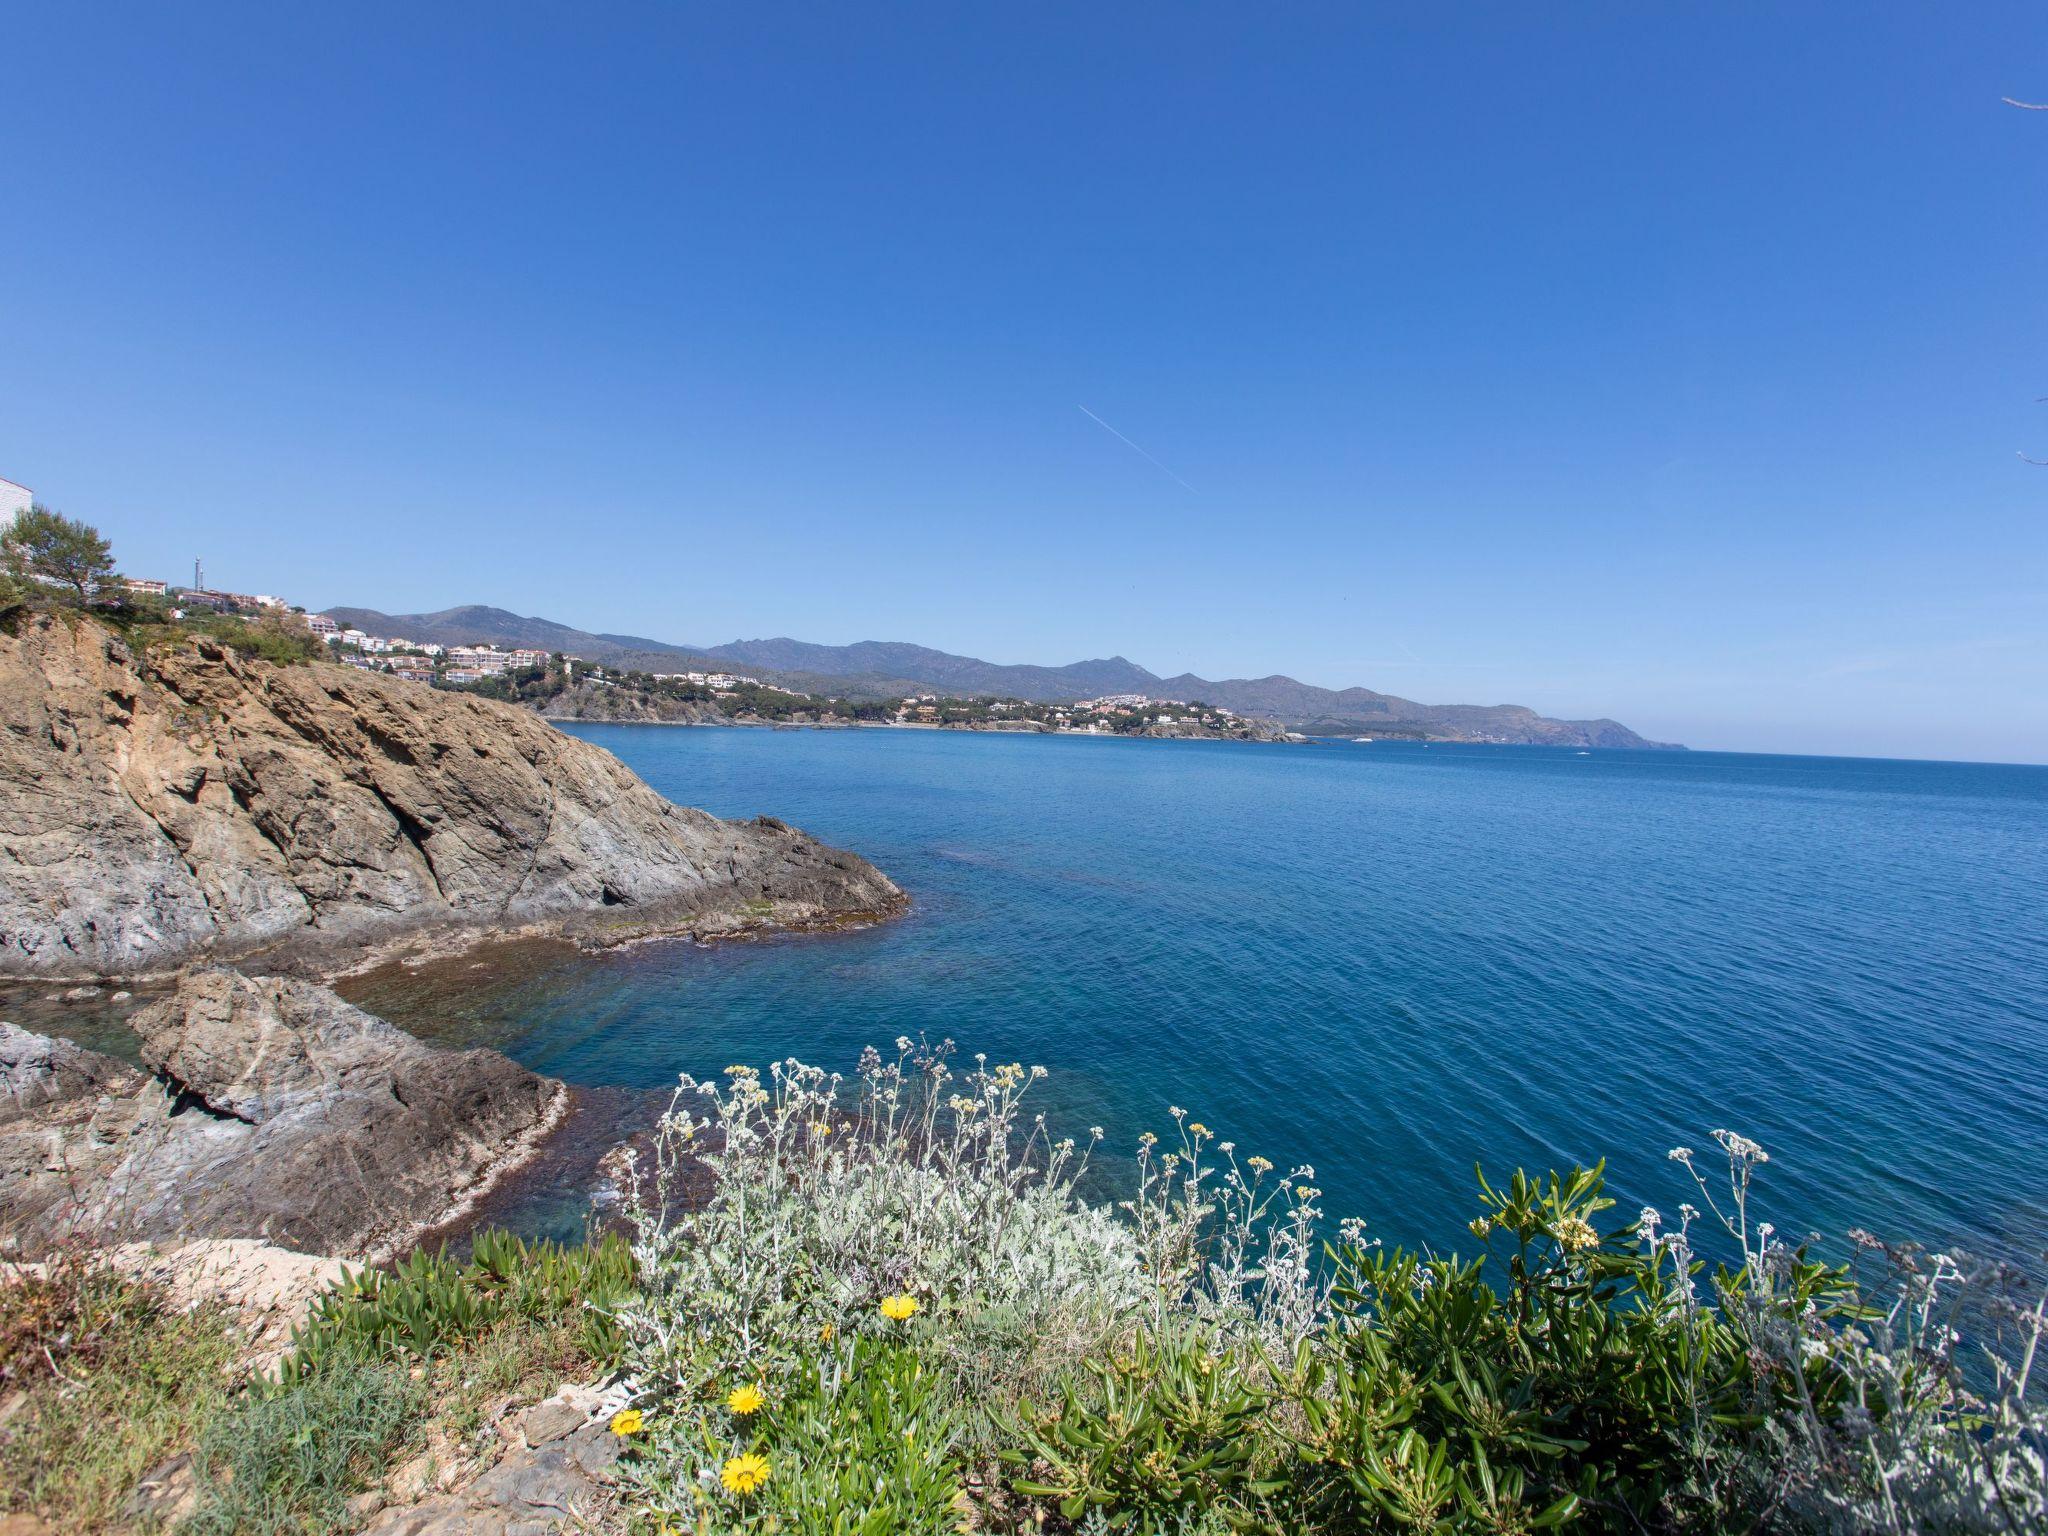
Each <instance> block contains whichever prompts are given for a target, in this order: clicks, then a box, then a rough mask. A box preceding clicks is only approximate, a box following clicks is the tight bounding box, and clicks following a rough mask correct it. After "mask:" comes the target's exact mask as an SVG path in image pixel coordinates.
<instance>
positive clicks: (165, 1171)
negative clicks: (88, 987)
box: [0, 966, 567, 1259]
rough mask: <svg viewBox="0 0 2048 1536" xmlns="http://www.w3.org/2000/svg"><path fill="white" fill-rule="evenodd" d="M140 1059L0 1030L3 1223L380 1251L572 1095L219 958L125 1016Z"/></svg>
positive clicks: (312, 1249)
mask: <svg viewBox="0 0 2048 1536" xmlns="http://www.w3.org/2000/svg"><path fill="white" fill-rule="evenodd" d="M129 1022H130V1027H132V1028H133V1029H134V1030H135V1032H136V1035H137V1036H138V1039H139V1045H140V1056H141V1061H142V1064H143V1067H144V1068H146V1069H147V1070H146V1071H138V1070H137V1069H136V1068H134V1067H132V1066H129V1065H128V1064H126V1063H124V1062H121V1061H117V1060H115V1059H113V1058H112V1057H108V1056H103V1055H100V1054H98V1053H96V1052H93V1051H88V1050H84V1049H82V1048H81V1047H79V1046H77V1045H73V1044H71V1043H69V1042H67V1041H61V1040H50V1039H47V1038H45V1037H44V1036H41V1035H36V1034H31V1033H30V1032H28V1031H27V1030H23V1029H17V1028H16V1027H15V1026H13V1025H11V1024H0V1234H5V1238H4V1240H5V1241H7V1242H10V1243H12V1244H14V1245H17V1246H20V1247H22V1248H33V1247H35V1246H37V1245H38V1243H39V1242H40V1241H47V1240H49V1239H52V1238H56V1237H61V1236H64V1235H67V1234H71V1233H83V1234H86V1235H89V1236H92V1237H94V1238H96V1239H98V1240H99V1241H101V1242H102V1243H110V1242H127V1241H156V1240H172V1239H186V1238H260V1239H262V1240H264V1241H265V1242H270V1243H276V1244H280V1245H282V1246H284V1247H288V1248H292V1249H296V1250H299V1251H301V1252H307V1253H330V1254H346V1255H350V1256H352V1257H361V1258H367V1259H377V1258H381V1257H384V1256H388V1255H390V1254H392V1253H394V1252H396V1251H398V1250H400V1249H402V1248H403V1247H404V1246H406V1244H407V1243H408V1241H409V1240H410V1239H411V1238H412V1237H413V1236H414V1234H415V1233H417V1232H418V1231H419V1230H421V1229H423V1228H424V1227H426V1226H429V1225H432V1224H435V1223H437V1222H440V1221H444V1220H446V1219H448V1218H449V1217H451V1216H453V1215H455V1214H458V1213H459V1212H460V1210H461V1209H462V1208H464V1207H465V1206H466V1205H467V1204H468V1203H469V1202H471V1201H473V1200H474V1199H476V1198H477V1197H478V1196H480V1195H481V1194H482V1193H484V1192H485V1191H486V1190H487V1189H488V1188H489V1187H490V1185H491V1184H492V1182H494V1180H495V1179H496V1178H497V1177H498V1176H499V1175H501V1174H502V1173H503V1172H504V1171H506V1170H507V1169H509V1168H511V1167H513V1166H515V1165H516V1164H517V1163H518V1162H520V1161H521V1160H523V1158H524V1157H526V1156H527V1155H528V1154H530V1152H531V1151H532V1150H533V1149H534V1147H535V1146H537V1145H538V1143H539V1142H540V1140H541V1138H543V1137H544V1136H545V1135H546V1134H547V1132H548V1131H549V1130H550V1129H552V1128H553V1126H554V1124H555V1123H556V1121H557V1119H558V1118H559V1116H560V1115H561V1113H562V1112H563V1109H564V1107H565V1105H566V1102H567V1094H566V1092H565V1090H564V1089H563V1087H562V1085H561V1084H560V1083H558V1082H555V1081H553V1080H552V1079H550V1078H544V1077H540V1076H537V1075H535V1074H534V1073H532V1072H529V1071H527V1070H526V1069H525V1068H523V1067H520V1066H517V1065H515V1064H514V1063H512V1062H511V1061H508V1060H507V1059H506V1058H505V1057H503V1056H500V1055H499V1054H498V1053H497V1052H496V1051H488V1050H471V1051H446V1050H438V1049H435V1048H434V1047H431V1046H428V1045H426V1044H423V1043H422V1042H420V1041H418V1040H415V1039H413V1038H412V1037H411V1036H410V1035H407V1034H405V1033H403V1032H402V1031H400V1030H398V1029H395V1028H393V1027H392V1026H391V1025H389V1024H387V1023H385V1022H384V1021H383V1020H382V1019H378V1018H375V1017H373V1016H372V1015H370V1014H367V1013H364V1012H363V1011H362V1010H360V1009H358V1008H352V1007H350V1006H349V1005H348V1004H347V1003H344V1002H343V1001H342V1000H341V999H340V998H338V997H336V996H335V995H334V994H333V993H332V992H329V991H328V990H327V989H326V988H324V987H321V986H317V985H314V984H313V983H310V982H305V981H297V980H291V979H286V978H281V977H265V976H256V977H251V976H244V975H242V974H241V973H240V972H238V971H234V970H230V969H228V968H226V967H220V966H211V967H205V968H202V969H198V970H195V971H193V972H190V973H188V974H187V975H185V976H184V977H182V978H180V981H179V984H178V987H177V990H176V991H175V992H174V993H173V994H172V995H171V996H169V997H167V998H165V999H164V1000H162V1001H161V1002H158V1003H154V1004H152V1005H150V1006H149V1007H147V1008H144V1009H143V1010H141V1011H140V1012H138V1013H137V1014H136V1015H135V1016H134V1017H133V1018H132V1019H131V1020H130V1021H129Z"/></svg>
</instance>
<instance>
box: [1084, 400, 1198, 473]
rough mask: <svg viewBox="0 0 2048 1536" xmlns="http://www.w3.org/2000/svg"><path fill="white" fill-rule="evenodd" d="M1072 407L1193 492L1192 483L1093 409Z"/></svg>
mask: <svg viewBox="0 0 2048 1536" xmlns="http://www.w3.org/2000/svg"><path fill="white" fill-rule="evenodd" d="M1074 409H1075V410H1077V411H1079V412H1080V413H1081V414H1082V415H1083V416H1086V417H1087V418H1088V419H1089V420H1090V421H1092V422H1094V423H1095V425H1097V426H1098V427H1100V428H1102V430H1103V431H1105V432H1107V433H1108V434H1109V435H1110V436H1111V437H1113V438H1115V439H1116V440H1117V441H1118V442H1120V443H1122V444H1123V445H1124V446H1125V447H1126V448H1131V449H1135V450H1136V451H1137V452H1139V453H1141V454H1144V455H1145V458H1146V459H1147V460H1149V461H1150V462H1151V464H1152V467H1153V468H1155V469H1157V470H1159V471H1160V472H1161V473H1162V474H1165V475H1167V476H1168V477H1169V478H1171V479H1172V480H1173V482H1174V483H1175V484H1176V485H1178V486H1179V487H1180V488H1181V489H1182V490H1184V491H1187V492H1189V493H1190V494H1193V493H1194V490H1195V488H1194V487H1193V486H1192V485H1189V484H1188V483H1187V481H1185V480H1183V479H1181V477H1180V476H1179V475H1176V474H1174V472H1173V471H1172V470H1170V469H1168V468H1167V467H1166V466H1165V465H1164V464H1161V463H1160V462H1159V461H1158V460H1157V459H1155V458H1153V457H1152V455H1151V454H1149V453H1145V450H1144V449H1142V448H1139V447H1138V445H1137V444H1136V443H1134V442H1132V441H1131V440H1130V439H1129V438H1128V437H1125V436H1124V435H1123V433H1121V432H1119V431H1117V429H1116V428H1115V427H1112V426H1111V425H1110V424H1109V423H1108V422H1106V421H1104V420H1103V419H1102V418H1101V417H1100V416H1098V415H1096V414H1095V413H1094V412H1093V411H1091V410H1089V409H1088V407H1087V406H1085V405H1077V406H1075V407H1074Z"/></svg>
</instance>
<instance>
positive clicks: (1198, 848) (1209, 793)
mask: <svg viewBox="0 0 2048 1536" xmlns="http://www.w3.org/2000/svg"><path fill="white" fill-rule="evenodd" d="M571 729H573V730H574V731H575V732H576V734H578V735H581V736H584V737H586V738H588V739H589V740H591V741H594V742H597V743H599V744H600V745H602V746H604V747H607V748H609V749H610V750H611V751H613V752H615V753H617V754H618V755H619V756H620V757H621V758H622V759H624V760H625V761H626V762H627V763H628V764H629V765H631V766H632V767H633V768H634V769H636V770H637V771H638V772H639V773H641V774H642V775H643V776H645V777H646V778H647V780H648V781H649V782H650V783H652V784H653V785H654V787H655V788H656V789H658V790H660V791H661V792H662V793H663V794H665V795H667V796H669V797H670V798H671V799H674V800H677V801H681V802H684V803H686V804H691V805H700V806H704V807H705V808H707V809H709V810H711V811H714V812H716V813H717V814H719V815H721V816H750V815H754V814H756V813H761V812H767V813H772V814H774V815H777V816H781V817H784V818H786V819H787V820H789V821H791V822H794V823H796V824H798V825H801V826H803V827H805V828H807V829H809V830H811V831H813V832H815V833H817V834H818V835H819V836H821V837H823V838H825V839H826V840H828V841H830V842H833V843H836V844H839V845H841V846H844V847H847V848H852V849H855V850H857V851H859V852H861V853H863V854H865V855H867V856H868V857H870V858H872V859H873V860H874V861H875V862H876V863H878V864H880V865H881V866H882V867H883V868H884V869H886V870H887V871H888V872H889V873H890V874H891V875H893V876H894V877H895V878H896V879H897V880H898V881H899V882H900V883H901V884H902V885H903V886H904V887H905V888H906V889H908V890H909V891H910V892H911V893H912V895H913V896H914V897H915V900H916V906H915V910H914V911H913V913H912V914H911V915H910V916H909V917H908V918H907V919H905V920H903V921H900V922H896V923H892V924H888V925H885V926H882V927H879V928H875V929H872V930H870V931H866V932H861V933H854V934H846V935H837V936H831V937H824V938H806V939H793V940H779V941H774V942H769V943H762V944H746V945H732V946H725V947H718V948H710V949H702V948H698V947H695V946H692V945H687V944H662V945H653V946H647V947H642V948H638V949H634V950H630V951H627V952H625V953H622V954H618V955H613V956H609V957H604V958H598V959H575V960H567V961H561V960H558V961H556V962H554V963H552V964H550V965H548V966H545V967H543V968H541V969H540V970H539V971H537V972H533V971H529V972H526V973H521V974H517V975H510V976H492V977H488V978H484V977H480V978H478V980H477V981H476V982H475V983H474V984H469V985H465V986H463V987H462V988H460V989H458V990H456V991H449V990H446V989H443V990H442V991H440V992H439V994H438V995H436V996H433V997H431V998H429V999H427V1000H426V1002H425V1003H424V1004H423V1005H420V1006H415V1007H411V1008H405V1007H401V1006H398V1005H397V1004H396V1003H394V1002H393V1000H392V999H390V998H385V999H383V1001H385V1002H386V1003H387V1004H391V1006H389V1008H388V1011H390V1012H391V1013H392V1014H393V1015H394V1016H401V1015H402V1017H401V1022H404V1023H406V1024H407V1025H408V1026H410V1027H412V1028H414V1029H417V1030H420V1031H421V1032H423V1033H434V1032H436V1031H439V1032H442V1033H444V1034H446V1035H447V1036H448V1037H449V1038H459V1039H462V1040H465V1041H484V1042H488V1043H491V1044H494V1045H497V1046H499V1047H500V1048H502V1049H505V1050H507V1051H509V1052H510V1053H511V1054H513V1055H514V1056H516V1057H518V1058H519V1059H520V1060H522V1061H524V1062H526V1063H528V1064H529V1065H531V1066H533V1067H536V1068H538V1069H540V1070H543V1071H546V1072H550V1073H555V1074H557V1075H559V1076H562V1077H565V1078H567V1079H569V1080H571V1081H572V1082H576V1083H581V1084H589V1085H611V1086H624V1087H643V1088H644V1087H658V1086H661V1085H664V1084H667V1083H670V1082H672V1080H673V1079H674V1076H675V1074H676V1073H677V1072H678V1071H681V1070H688V1071H691V1072H694V1073H700V1074H710V1073H715V1072H717V1071H718V1070H719V1069H721V1068H723V1067H724V1066H726V1065H727V1064H728V1063H730V1062H735V1061H750V1062H755V1063H762V1064H765V1063H766V1062H768V1061H770V1060H772V1059H774V1058H777V1057H781V1056H784V1055H796V1056H800V1057H802V1058H804V1059H806V1060H810V1061H815V1062H817V1063H819V1064H821V1065H826V1066H830V1067H841V1068H846V1069H848V1070H850V1069H851V1067H852V1064H853V1062H854V1059H855V1057H856V1056H857V1055H858V1053H859V1051H860V1048H861V1047H862V1046H863V1045H866V1044H869V1043H874V1044H877V1045H881V1046H883V1047H884V1048H886V1047H887V1046H888V1044H889V1042H891V1041H893V1040H894V1038H895V1037H896V1036H897V1035H899V1034H908V1035H917V1034H919V1033H921V1032H922V1033H925V1034H928V1035H931V1036H934V1037H937V1036H952V1037H953V1038H955V1039H956V1040H958V1041H959V1042H960V1044H961V1045H962V1047H963V1048H965V1049H967V1050H970V1051H972V1050H983V1051H987V1052H988V1053H990V1055H991V1056H993V1057H996V1058H999V1059H1013V1058H1014V1059H1019V1060H1022V1061H1025V1062H1027V1063H1031V1062H1038V1063H1043V1064H1044V1065H1045V1066H1047V1067H1048V1068H1050V1069H1051V1071H1052V1074H1053V1075H1052V1077H1051V1079H1050V1080H1049V1082H1048V1083H1046V1084H1045V1085H1043V1091H1044V1105H1045V1107H1046V1108H1047V1109H1048V1110H1049V1111H1050V1113H1051V1114H1052V1116H1053V1118H1054V1121H1055V1123H1056V1124H1057V1125H1058V1126H1060V1127H1062V1128H1065V1129H1070V1130H1072V1131H1073V1132H1074V1133H1075V1134H1077V1135H1085V1133H1086V1128H1087V1127H1088V1126H1090V1125H1092V1124H1101V1125H1103V1126H1104V1127H1106V1128H1107V1129H1108V1131H1109V1133H1110V1140H1109V1142H1108V1143H1107V1146H1108V1147H1109V1148H1110V1149H1115V1150H1127V1149H1128V1148H1129V1147H1130V1145H1131V1144H1132V1142H1133V1140H1134V1138H1135V1137H1136V1136H1137V1134H1138V1133H1139V1132H1140V1131H1141V1130H1143V1129H1145V1128H1147V1127H1152V1128H1156V1129H1161V1130H1166V1129H1169V1128H1170V1127H1169V1124H1168V1121H1167V1106H1168V1105H1170V1104H1179V1105H1183V1106H1185V1107H1186V1108H1187V1109H1188V1110H1189V1111H1190V1112H1191V1113H1192V1114H1194V1115H1195V1116H1197V1117H1198V1118H1200V1119H1202V1120H1204V1121H1206V1122H1207V1123H1208V1124H1209V1125H1210V1126H1211V1127H1212V1128H1214V1129H1215V1130H1216V1131H1217V1132H1218V1133H1219V1134H1220V1135H1223V1136H1226V1137H1230V1138H1232V1139H1234V1140H1235V1141H1236V1142H1237V1144H1238V1146H1239V1149H1240V1152H1241V1154H1248V1153H1251V1152H1254V1151H1256V1152H1263V1153H1264V1154H1265V1155H1267V1156H1269V1157H1271V1158H1273V1159H1274V1160H1275V1161H1276V1162H1279V1163H1281V1164H1283V1165H1284V1164H1287V1163H1290V1162H1309V1163H1312V1164H1313V1165H1314V1166H1315V1169H1316V1172H1317V1181H1318V1182H1319V1183H1320V1184H1321V1185H1322V1187H1323V1189H1324V1190H1325V1192H1326V1194H1325V1202H1324V1203H1325V1205H1326V1207H1327V1208H1328V1209H1329V1210H1330V1212H1331V1214H1332V1215H1333V1216H1335V1215H1339V1214H1358V1215H1363V1216H1365V1217H1366V1218H1368V1220H1369V1222H1370V1223H1371V1225H1372V1227H1373V1228H1374V1229H1375V1230H1376V1231H1377V1232H1379V1233H1380V1234H1381V1235H1382V1236H1383V1237H1385V1238H1387V1239H1389V1240H1390V1241H1391V1240H1395V1239H1399V1240H1402V1241H1410V1242H1412V1241H1416V1240H1431V1241H1436V1242H1440V1243H1449V1242H1452V1241H1455V1240H1456V1239H1458V1238H1459V1237H1461V1236H1463V1233H1462V1225H1463V1222H1464V1221H1465V1220H1466V1219H1467V1218H1468V1217H1469V1216H1470V1215H1471V1214H1472V1200H1471V1194H1472V1187H1473V1171H1472V1170H1473V1164H1474V1163H1475V1162H1479V1163H1483V1164H1485V1165H1486V1167H1487V1169H1488V1170H1489V1172H1495V1171H1502V1170H1508V1169H1511V1168H1512V1167H1513V1166H1515V1165H1517V1164H1521V1165H1524V1166H1528V1167H1531V1168H1537V1167H1547V1166H1562V1165H1566V1164H1569V1163H1572V1162H1590V1161H1591V1160H1593V1159H1596V1158H1600V1157H1606V1158H1607V1159H1608V1160H1609V1164H1610V1169H1611V1171H1612V1175H1613V1180H1614V1184H1615V1186H1616V1192H1617V1193H1618V1194H1619V1195H1620V1197H1621V1198H1622V1200H1623V1202H1624V1204H1623V1207H1622V1209H1623V1211H1625V1212H1631V1213H1632V1212H1633V1210H1634V1209H1635V1207H1636V1206H1637V1205H1638V1204H1640V1203H1642V1202H1645V1201H1648V1202H1651V1203H1654V1204H1657V1205H1659V1206H1660V1207H1662V1208H1664V1209H1665V1210H1667V1211H1669V1210H1671V1209H1673V1208H1674V1207H1675V1206H1676V1205H1677V1203H1678V1202H1679V1201H1680V1200H1681V1199H1683V1198H1685V1197H1686V1196H1687V1195H1688V1194H1689V1193H1691V1190H1690V1186H1689V1185H1688V1184H1687V1183H1685V1182H1684V1179H1683V1172H1682V1170H1681V1169H1679V1168H1678V1167H1676V1166H1675V1165H1673V1164H1671V1163H1669V1162H1668V1161H1667V1160H1666V1157H1665V1153H1666V1150H1667V1149H1668V1148H1670V1147H1671V1146H1673V1145H1674V1144H1679V1143H1684V1144H1688V1145H1691V1146H1693V1147H1695V1148H1698V1149H1701V1150H1702V1151H1709V1150H1711V1143H1710V1141H1709V1137H1708V1133H1709V1132H1710V1131H1711V1130H1713V1129H1714V1128H1715V1127H1717V1126H1726V1127H1730V1128H1733V1129H1737V1130H1740V1131H1742V1132H1744V1133H1745V1134H1747V1135H1749V1136H1752V1137H1754V1138H1755V1139H1757V1140H1758V1141H1760V1142H1762V1143H1763V1144H1764V1146H1765V1147H1766V1148H1768V1149H1769V1151H1770V1153H1771V1158H1772V1161H1771V1163H1770V1165H1769V1167H1768V1169H1766V1170H1765V1177H1764V1182H1763V1186H1762V1187H1763V1203H1764V1204H1765V1206H1766V1207H1767V1208H1768V1214H1769V1215H1770V1216H1771V1217H1772V1218H1773V1219H1775V1220H1776V1222H1777V1223H1778V1225H1779V1227H1780V1229H1781V1230H1786V1231H1793V1232H1797V1231H1804V1230H1808V1229H1813V1230H1818V1231H1820V1232H1823V1233H1826V1234H1830V1235H1832V1236H1839V1234H1840V1233H1841V1232H1842V1231H1843V1230H1844V1229H1845V1228H1847V1227H1849V1226H1851V1225H1862V1226H1866V1227H1869V1228H1871V1229H1873V1230H1875V1231H1877V1232H1879V1233H1880V1234H1882V1235H1886V1236H1892V1237H1906V1236H1911V1237H1916V1238H1920V1239H1923V1240H1927V1241H1931V1242H1941V1243H1951V1242H1961V1243H1963V1244H1965V1245H1967V1246H1972V1247H1975V1248H1977V1249H1980V1250H1995V1251H1999V1252H2002V1253H2005V1254H2008V1255H2011V1256H2016V1257H2030V1256H2035V1255H2039V1254H2040V1253H2041V1252H2042V1250H2043V1249H2044V1248H2048V769H2041V768H2024V767H1982V766H1971V765H1962V764H1940V763H1906V762H1880V761H1867V760H1847V759H1828V758H1796V757H1761V756H1740V755H1730V754H1718V753H1692V754H1661V753H1627V752H1594V753H1591V754H1590V755H1587V754H1579V753H1574V752H1571V751H1568V750H1550V749H1538V748H1486V747H1446V746H1431V747H1421V746H1418V745H1413V744H1405V743H1379V744H1374V745H1371V746H1361V745H1355V744H1352V743H1350V742H1327V743H1313V744H1310V745H1306V746H1253V745H1244V744H1236V743H1187V742H1143V741H1119V740H1112V739H1103V740H1090V739H1074V738H1064V737H1038V736H990V735H967V734H955V733H934V732H908V731H894V732H889V731H841V732H812V731H802V732H792V731H778V732H770V731H760V730H704V729H678V728H673V727H666V728H665V727H658V726H600V725H590V726H578V727H572V728H571ZM1468 1246H1469V1242H1468Z"/></svg>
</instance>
